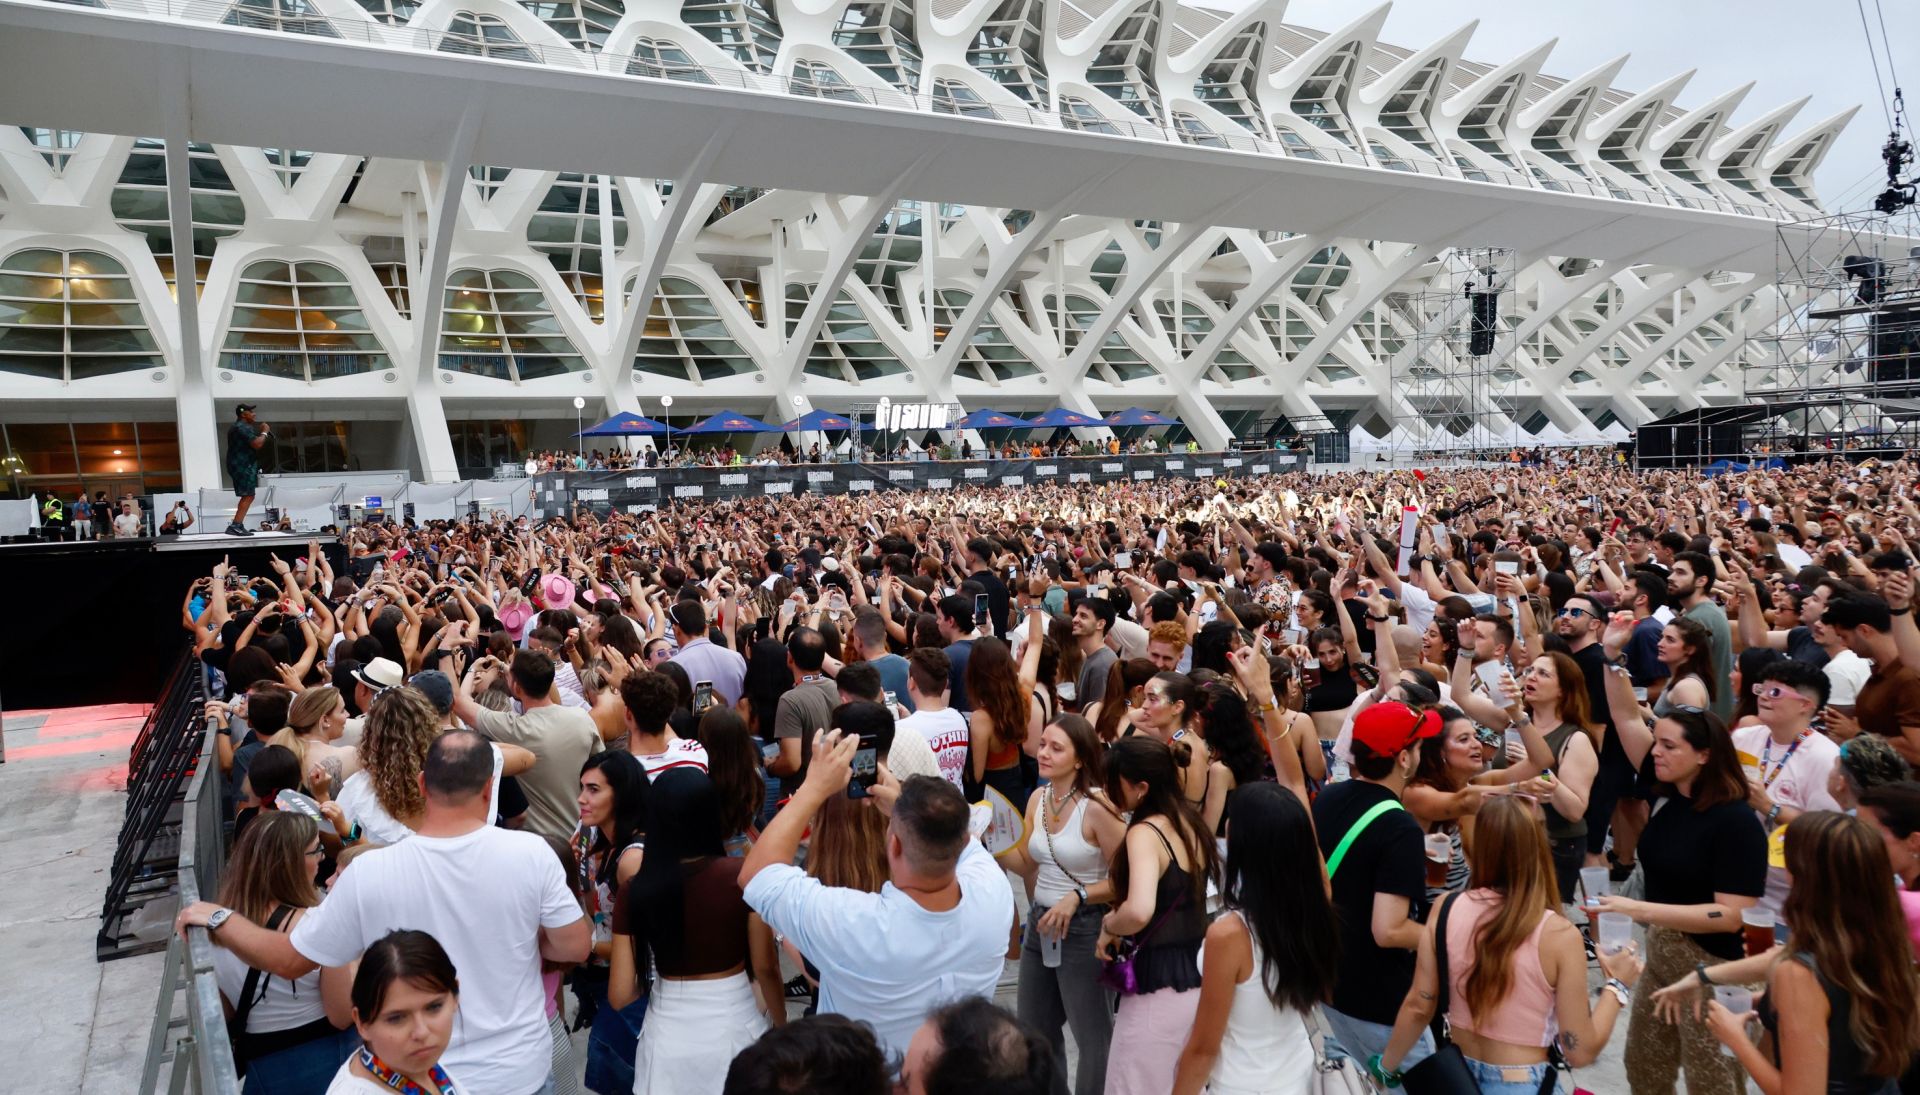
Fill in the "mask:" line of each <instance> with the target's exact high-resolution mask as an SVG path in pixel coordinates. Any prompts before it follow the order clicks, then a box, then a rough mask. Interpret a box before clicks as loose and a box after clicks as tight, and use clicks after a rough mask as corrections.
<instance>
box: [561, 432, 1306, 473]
mask: <svg viewBox="0 0 1920 1095" xmlns="http://www.w3.org/2000/svg"><path fill="white" fill-rule="evenodd" d="M1054 432H1056V433H1057V434H1058V435H1059V436H1057V437H1055V438H1053V439H1051V440H1044V441H1043V440H1014V439H1012V438H1007V439H1004V440H1001V441H999V442H998V443H994V442H982V443H981V444H979V445H975V444H974V443H973V440H972V438H971V437H962V438H957V439H956V440H955V442H953V443H940V444H935V443H933V442H931V441H928V442H927V443H926V444H922V443H921V440H922V439H919V438H907V437H899V436H895V437H891V438H884V439H883V438H880V437H878V436H876V435H875V434H873V433H870V432H869V433H866V434H863V435H862V440H861V441H858V442H856V441H853V440H851V439H842V440H840V441H838V442H833V441H829V443H828V444H827V445H826V447H824V448H823V447H822V446H821V444H820V442H819V441H817V440H816V441H812V442H811V443H808V442H806V441H805V440H804V438H805V436H806V435H802V437H803V441H802V443H800V444H795V443H794V442H793V440H792V439H791V438H783V439H782V441H781V443H780V444H778V445H768V446H765V447H762V448H759V449H758V450H757V451H752V450H748V449H741V448H738V447H736V446H735V445H734V444H733V443H732V442H731V441H721V442H719V443H716V444H695V443H688V444H686V445H684V446H683V445H682V444H681V443H680V442H679V441H676V440H667V439H660V440H655V439H652V438H649V439H647V440H643V441H640V442H638V443H637V444H636V445H634V446H633V447H632V448H621V447H615V448H610V449H607V450H605V451H602V450H601V449H600V448H599V447H597V446H596V447H594V448H590V449H588V448H582V449H576V450H575V451H573V452H562V451H559V450H555V449H544V450H541V451H539V452H533V453H529V454H528V455H527V474H529V475H532V474H536V473H539V472H550V471H607V470H613V471H621V470H626V469H629V468H658V467H669V468H671V467H687V468H730V467H745V466H752V467H784V466H788V465H793V464H824V463H832V462H838V461H847V460H865V461H887V460H1022V459H1032V460H1039V459H1045V458H1055V457H1066V456H1119V455H1122V454H1125V455H1129V456H1133V455H1142V454H1153V453H1159V452H1197V451H1198V445H1197V443H1196V442H1193V441H1178V442H1174V441H1166V442H1163V441H1162V440H1161V439H1160V438H1158V437H1153V436H1144V437H1133V438H1129V439H1127V440H1124V441H1123V440H1121V439H1120V438H1118V437H1112V438H1108V439H1107V440H1105V441H1083V440H1080V439H1077V438H1075V437H1073V436H1072V435H1071V431H1068V430H1057V431H1054ZM1293 444H1294V445H1296V446H1300V444H1301V443H1299V442H1297V441H1296V442H1294V443H1293ZM1301 447H1304V446H1301Z"/></svg>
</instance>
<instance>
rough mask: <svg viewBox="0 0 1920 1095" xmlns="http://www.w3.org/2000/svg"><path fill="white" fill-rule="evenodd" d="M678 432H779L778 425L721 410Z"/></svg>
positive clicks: (750, 416) (736, 412)
mask: <svg viewBox="0 0 1920 1095" xmlns="http://www.w3.org/2000/svg"><path fill="white" fill-rule="evenodd" d="M678 432H680V433H779V432H781V430H780V427H778V426H772V425H768V424H767V423H765V422H762V421H760V420H759V419H757V418H754V417H753V416H752V415H745V414H741V413H740V412H739V411H721V412H720V413H719V414H716V415H712V416H710V417H707V418H703V419H701V420H700V421H698V422H695V423H694V424H693V425H691V426H688V427H687V428H686V429H684V430H680V431H678Z"/></svg>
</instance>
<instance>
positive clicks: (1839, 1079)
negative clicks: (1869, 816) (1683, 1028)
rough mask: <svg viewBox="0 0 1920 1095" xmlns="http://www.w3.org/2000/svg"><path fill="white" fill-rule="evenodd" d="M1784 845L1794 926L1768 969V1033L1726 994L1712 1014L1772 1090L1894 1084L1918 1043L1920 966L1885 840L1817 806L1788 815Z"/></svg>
mask: <svg viewBox="0 0 1920 1095" xmlns="http://www.w3.org/2000/svg"><path fill="white" fill-rule="evenodd" d="M1786 853H1787V873H1788V874H1789V875H1790V876H1792V878H1793V889H1791V890H1790V891H1788V893H1787V902H1786V907H1785V908H1784V909H1782V910H1781V911H1782V914H1783V916H1784V918H1785V919H1786V921H1787V923H1789V924H1793V925H1797V926H1796V927H1795V928H1794V930H1793V934H1792V935H1790V936H1788V938H1787V945H1786V946H1785V947H1783V948H1781V949H1780V950H1779V951H1778V952H1776V953H1775V955H1774V956H1773V959H1772V968H1771V969H1769V970H1768V971H1767V992H1766V995H1765V996H1764V997H1763V998H1762V999H1761V1000H1760V1006H1759V1019H1760V1023H1761V1025H1762V1026H1763V1027H1764V1028H1765V1029H1766V1034H1767V1037H1766V1040H1765V1044H1764V1046H1756V1045H1754V1044H1753V1042H1751V1041H1750V1040H1748V1038H1747V1031H1746V1022H1747V1019H1748V1018H1749V1016H1747V1015H1735V1014H1733V1013H1731V1012H1729V1011H1728V1010H1727V1009H1726V1008H1724V1007H1722V1006H1721V1005H1720V1004H1719V1002H1718V1001H1714V1002H1711V1003H1709V1004H1708V1015H1707V1022H1708V1025H1709V1026H1711V1027H1712V1029H1713V1035H1714V1037H1716V1038H1718V1039H1720V1042H1721V1044H1723V1045H1725V1046H1728V1047H1729V1048H1731V1049H1732V1050H1733V1052H1734V1054H1735V1056H1736V1057H1737V1058H1738V1059H1739V1061H1740V1067H1742V1068H1744V1069H1746V1070H1747V1073H1748V1074H1749V1075H1751V1076H1752V1077H1753V1081H1754V1083H1755V1085H1757V1086H1758V1087H1759V1088H1760V1090H1761V1091H1763V1092H1765V1093H1766V1095H1782V1093H1785V1092H1801V1091H1821V1092H1845V1093H1848V1095H1852V1093H1855V1092H1858V1093H1861V1095H1881V1093H1891V1092H1894V1091H1897V1090H1899V1080H1898V1078H1899V1077H1900V1075H1901V1074H1902V1073H1904V1072H1905V1071H1907V1069H1908V1067H1909V1066H1910V1065H1911V1064H1912V1062H1913V1060H1914V1056H1915V1054H1916V1053H1917V1052H1920V977H1916V976H1915V974H1914V967H1913V963H1912V962H1909V961H1906V960H1905V957H1906V955H1907V953H1909V948H1908V946H1907V923H1906V917H1905V914H1904V913H1903V912H1902V911H1901V908H1900V901H1899V898H1898V896H1897V895H1896V891H1895V889H1894V884H1893V866H1892V863H1891V861H1890V860H1889V858H1888V856H1887V849H1886V845H1885V843H1884V842H1883V841H1882V840H1881V838H1880V835H1879V834H1878V833H1876V832H1875V831H1874V830H1873V827H1872V826H1870V825H1868V824H1867V823H1866V822H1864V821H1861V820H1860V819H1859V818H1854V817H1848V816H1847V815H1845V814H1836V813H1831V812H1824V811H1815V812H1811V813H1805V814H1802V815H1800V816H1799V817H1797V818H1795V819H1794V820H1793V823H1792V824H1790V825H1788V826H1787V834H1786ZM1707 976H1708V977H1709V978H1711V977H1712V976H1713V972H1712V971H1711V970H1708V971H1707Z"/></svg>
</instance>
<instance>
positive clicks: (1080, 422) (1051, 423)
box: [1028, 407, 1106, 429]
mask: <svg viewBox="0 0 1920 1095" xmlns="http://www.w3.org/2000/svg"><path fill="white" fill-rule="evenodd" d="M1028 425H1030V426H1036V427H1039V428H1041V429H1045V428H1048V427H1059V426H1104V425H1106V423H1104V422H1102V421H1101V420H1099V419H1098V418H1095V417H1093V416H1092V415H1090V414H1081V413H1080V412H1079V411H1070V410H1068V409H1066V408H1065V407H1055V408H1054V409H1052V410H1050V411H1048V412H1046V413H1045V414H1043V415H1041V416H1039V417H1038V418H1035V419H1032V420H1031V421H1029V422H1028Z"/></svg>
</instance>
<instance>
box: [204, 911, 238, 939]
mask: <svg viewBox="0 0 1920 1095" xmlns="http://www.w3.org/2000/svg"><path fill="white" fill-rule="evenodd" d="M232 916H233V910H232V909H215V910H213V912H212V914H211V915H209V916H208V917H207V933H208V934H210V935H211V934H212V933H214V932H217V931H219V930H220V925H222V924H225V923H226V922H227V920H228V919H229V918H230V917H232Z"/></svg>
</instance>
